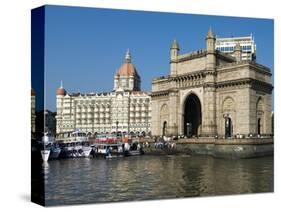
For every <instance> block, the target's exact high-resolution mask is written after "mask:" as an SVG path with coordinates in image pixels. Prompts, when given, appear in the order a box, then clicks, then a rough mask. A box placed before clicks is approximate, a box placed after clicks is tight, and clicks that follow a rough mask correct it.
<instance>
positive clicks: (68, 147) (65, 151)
mask: <svg viewBox="0 0 281 212" xmlns="http://www.w3.org/2000/svg"><path fill="white" fill-rule="evenodd" d="M56 140H57V142H58V143H59V145H60V147H61V151H62V152H61V157H62V158H71V157H89V156H90V153H91V151H92V148H91V147H90V145H89V142H88V137H87V135H86V133H85V132H82V131H80V130H76V131H70V132H63V133H58V134H57V137H56Z"/></svg>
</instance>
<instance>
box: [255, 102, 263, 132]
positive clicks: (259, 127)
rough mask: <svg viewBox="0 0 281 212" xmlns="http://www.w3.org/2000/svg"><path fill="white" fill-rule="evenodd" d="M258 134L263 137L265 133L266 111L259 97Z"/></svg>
mask: <svg viewBox="0 0 281 212" xmlns="http://www.w3.org/2000/svg"><path fill="white" fill-rule="evenodd" d="M256 121H257V127H256V128H257V134H258V135H261V134H263V131H264V124H263V122H264V109H263V101H262V98H261V97H259V98H258V101H257V120H256Z"/></svg>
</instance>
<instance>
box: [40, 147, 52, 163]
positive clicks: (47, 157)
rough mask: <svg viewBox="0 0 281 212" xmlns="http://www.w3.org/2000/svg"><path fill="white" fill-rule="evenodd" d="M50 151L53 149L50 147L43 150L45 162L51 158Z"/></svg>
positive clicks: (42, 155)
mask: <svg viewBox="0 0 281 212" xmlns="http://www.w3.org/2000/svg"><path fill="white" fill-rule="evenodd" d="M50 152H51V150H49V149H43V150H41V157H42V160H43V161H44V162H47V161H48V160H49V156H50Z"/></svg>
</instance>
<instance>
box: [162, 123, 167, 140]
mask: <svg viewBox="0 0 281 212" xmlns="http://www.w3.org/2000/svg"><path fill="white" fill-rule="evenodd" d="M165 135H167V121H164V123H163V127H162V136H165Z"/></svg>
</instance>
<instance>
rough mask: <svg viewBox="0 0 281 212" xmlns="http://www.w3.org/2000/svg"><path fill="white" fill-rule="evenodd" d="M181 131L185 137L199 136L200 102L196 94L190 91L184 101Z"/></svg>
mask: <svg viewBox="0 0 281 212" xmlns="http://www.w3.org/2000/svg"><path fill="white" fill-rule="evenodd" d="M183 112H184V113H183V114H184V121H183V132H184V135H185V136H187V137H192V136H199V134H200V130H199V128H200V126H201V123H202V109H201V102H200V99H199V98H198V96H197V95H195V94H193V93H191V94H190V95H188V96H187V97H186V99H185V102H184V109H183Z"/></svg>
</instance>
